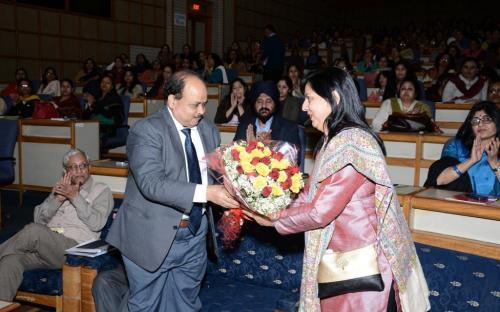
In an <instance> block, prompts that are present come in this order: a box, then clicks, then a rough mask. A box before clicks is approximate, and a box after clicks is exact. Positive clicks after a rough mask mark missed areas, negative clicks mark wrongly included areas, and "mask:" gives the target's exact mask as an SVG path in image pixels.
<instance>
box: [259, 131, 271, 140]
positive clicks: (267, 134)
mask: <svg viewBox="0 0 500 312" xmlns="http://www.w3.org/2000/svg"><path fill="white" fill-rule="evenodd" d="M271 131H272V130H269V131H263V132H259V133H257V141H260V142H267V141H271Z"/></svg>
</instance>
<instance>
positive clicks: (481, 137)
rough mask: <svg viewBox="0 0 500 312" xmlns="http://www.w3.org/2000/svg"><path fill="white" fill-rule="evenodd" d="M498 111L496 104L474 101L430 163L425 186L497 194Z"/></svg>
mask: <svg viewBox="0 0 500 312" xmlns="http://www.w3.org/2000/svg"><path fill="white" fill-rule="evenodd" d="M499 135H500V111H499V110H498V108H497V107H496V105H495V104H493V103H492V102H489V101H482V102H479V103H477V104H475V105H474V106H473V107H472V108H471V110H470V112H469V114H468V115H467V118H466V119H465V121H464V123H463V124H462V126H461V127H460V129H459V130H458V132H457V135H456V136H455V138H454V139H451V140H449V141H448V142H447V143H446V144H445V146H444V147H443V152H442V153H441V159H439V160H438V161H436V162H435V163H433V164H432V166H431V167H430V168H429V174H428V176H427V181H426V182H425V186H437V187H442V188H446V189H450V190H456V191H462V192H473V193H478V194H485V195H487V194H492V195H496V196H500V184H499V179H500V162H499V160H498V149H499V147H500V139H499Z"/></svg>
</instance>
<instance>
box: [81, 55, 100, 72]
mask: <svg viewBox="0 0 500 312" xmlns="http://www.w3.org/2000/svg"><path fill="white" fill-rule="evenodd" d="M88 62H91V63H92V71H97V63H96V62H95V60H94V59H93V58H91V57H89V58H87V59H86V60H85V61H83V72H84V73H87V63H88Z"/></svg>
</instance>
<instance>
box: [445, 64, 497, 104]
mask: <svg viewBox="0 0 500 312" xmlns="http://www.w3.org/2000/svg"><path fill="white" fill-rule="evenodd" d="M478 74H479V63H478V62H477V60H476V59H475V58H466V59H465V60H464V61H463V62H462V65H461V66H460V70H459V74H458V75H455V76H453V77H451V78H450V80H448V82H447V83H446V85H445V87H444V90H443V102H454V103H476V102H478V101H484V100H486V98H487V94H488V91H487V90H488V83H487V82H486V81H485V80H484V79H482V78H480V77H479V75H478Z"/></svg>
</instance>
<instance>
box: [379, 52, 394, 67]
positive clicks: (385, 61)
mask: <svg viewBox="0 0 500 312" xmlns="http://www.w3.org/2000/svg"><path fill="white" fill-rule="evenodd" d="M377 65H378V70H379V71H391V68H392V65H391V63H390V62H389V58H388V57H387V56H385V55H382V56H380V57H379V58H378V62H377Z"/></svg>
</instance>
